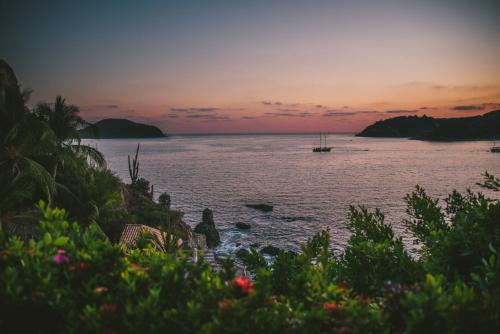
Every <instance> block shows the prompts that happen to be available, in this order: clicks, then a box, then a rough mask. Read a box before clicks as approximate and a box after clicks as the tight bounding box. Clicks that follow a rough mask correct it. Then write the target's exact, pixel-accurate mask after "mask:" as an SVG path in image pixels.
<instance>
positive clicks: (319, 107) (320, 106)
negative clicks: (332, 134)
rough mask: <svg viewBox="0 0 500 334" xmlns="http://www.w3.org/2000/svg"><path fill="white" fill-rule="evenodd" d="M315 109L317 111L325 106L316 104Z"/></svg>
mask: <svg viewBox="0 0 500 334" xmlns="http://www.w3.org/2000/svg"><path fill="white" fill-rule="evenodd" d="M315 107H316V108H318V109H322V108H326V106H324V105H322V104H317V105H315Z"/></svg>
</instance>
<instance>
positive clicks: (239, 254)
mask: <svg viewBox="0 0 500 334" xmlns="http://www.w3.org/2000/svg"><path fill="white" fill-rule="evenodd" d="M248 255H250V252H249V251H248V249H245V248H240V249H238V250H237V251H236V256H237V257H239V258H240V259H243V258H245V257H246V256H248Z"/></svg>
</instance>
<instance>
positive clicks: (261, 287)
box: [0, 179, 500, 333]
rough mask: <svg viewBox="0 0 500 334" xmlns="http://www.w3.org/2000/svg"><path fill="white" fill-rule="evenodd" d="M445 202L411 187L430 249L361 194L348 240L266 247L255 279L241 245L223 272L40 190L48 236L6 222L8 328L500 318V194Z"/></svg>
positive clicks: (191, 328) (492, 322)
mask: <svg viewBox="0 0 500 334" xmlns="http://www.w3.org/2000/svg"><path fill="white" fill-rule="evenodd" d="M493 180H494V181H495V180H497V179H493ZM495 182H496V181H495ZM492 189H494V188H492ZM446 203H447V205H446V206H444V208H441V207H440V206H439V205H438V201H436V200H435V199H432V198H430V197H429V196H428V195H427V194H425V192H424V191H423V190H422V189H420V188H417V191H416V192H415V193H413V194H412V195H410V196H409V197H408V204H409V208H408V210H409V213H410V217H411V218H410V219H409V220H408V221H407V223H408V226H409V229H410V232H412V233H413V234H414V237H415V240H416V241H417V242H419V243H420V248H419V252H420V257H419V258H414V257H411V256H410V255H409V254H408V253H407V251H406V250H405V248H404V247H403V243H402V241H401V239H400V238H398V237H396V236H395V235H394V233H393V231H392V228H391V226H390V225H388V224H386V223H385V222H384V219H383V215H382V214H381V213H380V212H378V211H375V212H370V211H368V210H366V209H363V208H360V209H354V208H353V209H351V214H350V223H349V228H350V230H351V231H352V236H351V238H350V240H349V242H348V245H347V247H346V249H345V251H344V253H342V254H340V255H335V254H334V253H333V252H332V251H331V249H330V239H329V233H328V232H327V231H324V232H321V233H319V234H318V235H316V236H314V237H313V238H311V239H310V240H309V241H308V243H307V244H306V245H304V246H303V247H302V249H301V252H300V254H294V253H291V252H283V251H282V252H280V253H279V254H278V255H277V256H276V258H275V259H274V261H273V262H272V263H268V262H267V261H266V260H265V259H264V258H263V257H262V256H261V255H260V254H259V253H258V252H257V251H255V250H253V251H251V252H250V254H249V255H247V256H245V262H246V263H247V265H248V269H250V271H251V277H252V278H251V279H250V278H248V277H235V273H236V270H235V268H234V261H232V260H230V259H228V260H225V261H223V263H222V269H221V270H220V272H216V271H214V270H213V269H212V268H211V267H210V265H209V264H208V263H206V262H204V261H203V260H200V261H199V262H198V263H193V262H192V261H191V260H190V256H189V252H188V251H186V250H182V249H176V250H175V251H173V252H172V251H168V250H167V252H160V251H157V250H155V249H154V248H153V247H152V246H151V245H152V243H151V242H145V243H144V246H143V247H142V248H138V249H135V250H130V251H125V250H124V249H123V248H122V247H121V246H119V245H116V244H112V243H110V242H109V240H108V239H107V238H105V237H103V236H102V233H100V230H99V228H98V227H97V225H95V224H90V225H89V226H88V227H87V228H84V227H82V225H81V224H77V223H70V222H68V221H67V215H66V212H65V211H64V210H59V209H51V208H47V207H45V206H44V205H43V204H40V205H39V206H40V208H41V210H42V213H43V219H42V220H41V221H40V228H39V230H38V232H37V233H38V235H37V238H36V241H34V240H31V241H29V242H26V243H25V242H22V241H21V240H19V239H18V238H16V237H7V236H6V235H5V234H4V233H3V232H1V231H0V332H1V333H12V332H37V333H60V332H64V333H72V332H73V333H74V332H89V333H103V332H111V333H135V332H144V333H171V332H176V333H380V332H388V333H389V332H390V333H443V332H452V333H469V332H475V333H494V332H499V331H500V257H499V255H498V250H499V249H500V247H499V246H500V245H499V243H498V224H499V223H500V220H499V219H498V210H499V209H498V206H499V203H498V201H493V200H490V199H487V198H486V197H485V196H483V195H480V194H472V193H470V192H469V193H467V194H466V195H461V194H458V193H454V194H452V195H451V196H450V197H449V198H448V200H447V201H446ZM468 235H469V236H470V237H469V238H467V236H468ZM172 240H175V238H172ZM459 250H461V251H459Z"/></svg>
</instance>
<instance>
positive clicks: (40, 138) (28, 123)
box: [0, 60, 55, 218]
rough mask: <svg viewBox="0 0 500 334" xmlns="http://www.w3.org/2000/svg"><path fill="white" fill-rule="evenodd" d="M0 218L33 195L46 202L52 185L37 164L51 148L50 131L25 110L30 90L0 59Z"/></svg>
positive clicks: (50, 194) (53, 140)
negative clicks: (45, 199)
mask: <svg viewBox="0 0 500 334" xmlns="http://www.w3.org/2000/svg"><path fill="white" fill-rule="evenodd" d="M0 69H1V71H0V174H1V175H0V218H1V217H2V216H3V215H4V214H5V213H7V212H9V211H13V210H16V209H19V205H20V203H22V202H23V201H25V200H28V199H29V200H31V199H32V197H33V193H35V192H40V191H42V193H44V194H45V195H46V197H47V199H48V201H49V202H50V201H51V198H52V196H53V194H54V192H55V182H54V180H53V178H52V177H51V176H50V173H48V171H47V170H46V169H45V167H44V166H43V165H42V164H41V163H40V162H41V161H42V160H43V159H44V158H46V157H47V156H49V155H50V152H51V150H52V149H53V148H54V147H55V137H54V136H53V133H52V131H51V130H50V128H49V127H48V126H47V125H46V124H45V123H44V122H40V121H39V120H37V119H35V118H34V117H32V115H31V114H30V112H29V109H28V108H27V107H26V101H27V99H28V98H29V94H30V91H27V90H24V91H21V89H20V88H19V85H18V83H17V79H16V76H15V74H14V71H12V69H11V68H10V66H9V65H8V64H7V63H6V62H4V61H2V60H0Z"/></svg>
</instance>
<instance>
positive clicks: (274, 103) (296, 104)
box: [261, 101, 300, 107]
mask: <svg viewBox="0 0 500 334" xmlns="http://www.w3.org/2000/svg"><path fill="white" fill-rule="evenodd" d="M261 103H262V104H263V105H265V106H273V105H274V106H286V107H297V106H298V105H299V104H300V103H284V102H280V101H261Z"/></svg>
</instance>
